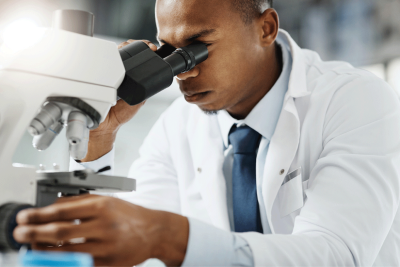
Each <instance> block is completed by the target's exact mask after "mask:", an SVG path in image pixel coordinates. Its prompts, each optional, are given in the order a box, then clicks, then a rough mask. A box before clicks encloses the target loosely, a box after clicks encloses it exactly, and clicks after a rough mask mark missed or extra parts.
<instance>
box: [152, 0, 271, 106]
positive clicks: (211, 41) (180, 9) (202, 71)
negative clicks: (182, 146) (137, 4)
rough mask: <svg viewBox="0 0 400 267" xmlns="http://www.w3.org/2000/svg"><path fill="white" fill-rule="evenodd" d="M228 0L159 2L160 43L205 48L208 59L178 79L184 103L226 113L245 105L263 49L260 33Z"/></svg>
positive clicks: (255, 84) (257, 81) (157, 11)
mask: <svg viewBox="0 0 400 267" xmlns="http://www.w3.org/2000/svg"><path fill="white" fill-rule="evenodd" d="M230 2H231V0H158V2H157V7H156V13H157V26H158V38H159V40H160V43H161V44H164V43H168V44H170V45H172V46H174V47H176V48H179V47H183V46H187V45H189V44H190V43H192V42H193V41H201V42H204V43H206V44H207V45H208V50H209V57H208V59H207V60H206V61H204V62H203V63H201V64H199V65H198V66H196V67H195V68H194V69H193V70H191V71H190V72H187V73H184V74H180V75H178V82H179V86H180V90H181V91H182V93H183V94H184V96H185V99H186V101H188V102H190V103H193V104H196V105H198V106H199V107H200V108H201V109H202V110H204V111H217V110H222V109H229V108H232V107H234V106H235V105H238V104H240V103H241V102H243V101H246V99H247V98H249V97H251V95H252V94H253V93H254V92H253V91H254V90H255V87H257V84H259V81H260V77H259V76H260V75H259V72H260V64H262V62H263V59H262V57H263V56H262V55H263V52H264V49H265V48H264V47H262V46H261V45H260V42H259V40H260V35H262V33H261V29H258V28H257V26H256V25H255V24H254V23H253V24H250V25H246V24H245V23H244V22H243V21H242V19H241V16H240V14H239V13H238V12H235V11H234V10H233V8H232V6H231V3H230ZM265 75H266V74H265Z"/></svg>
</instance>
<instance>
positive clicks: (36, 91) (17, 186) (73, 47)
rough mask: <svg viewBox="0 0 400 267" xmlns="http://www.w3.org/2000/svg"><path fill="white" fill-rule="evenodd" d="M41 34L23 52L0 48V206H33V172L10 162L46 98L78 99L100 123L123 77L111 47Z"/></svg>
mask: <svg viewBox="0 0 400 267" xmlns="http://www.w3.org/2000/svg"><path fill="white" fill-rule="evenodd" d="M42 34H43V35H42V37H41V39H40V40H38V42H36V44H34V45H32V46H31V47H28V48H26V49H24V50H22V51H13V50H12V48H9V47H5V46H2V47H1V48H0V170H1V175H0V190H1V193H0V206H1V205H2V204H3V203H7V202H20V203H27V204H32V205H35V201H36V199H35V197H36V195H35V194H36V178H35V177H36V169H35V168H34V167H30V166H22V165H17V164H13V162H12V157H13V155H14V153H15V150H16V148H17V145H18V143H19V141H20V139H21V137H22V135H23V134H24V133H25V132H26V131H27V128H28V126H29V125H30V122H31V121H32V119H33V118H34V117H35V116H36V115H37V113H38V111H39V109H40V108H41V107H42V106H43V104H44V103H45V102H46V100H47V98H48V97H74V98H79V99H81V100H83V101H84V102H86V103H87V104H89V105H90V106H91V107H92V108H94V109H95V110H96V111H97V112H98V113H99V114H100V115H101V121H103V120H104V119H105V117H106V116H107V113H108V111H109V110H110V108H111V106H113V105H115V102H116V99H117V88H118V87H119V85H120V84H121V83H122V81H123V79H124V75H125V68H124V65H123V63H122V60H121V57H120V54H119V52H118V49H117V46H116V45H115V44H114V43H112V42H108V41H105V40H101V39H96V38H93V37H90V36H85V35H81V34H76V33H72V32H68V31H63V30H57V29H42Z"/></svg>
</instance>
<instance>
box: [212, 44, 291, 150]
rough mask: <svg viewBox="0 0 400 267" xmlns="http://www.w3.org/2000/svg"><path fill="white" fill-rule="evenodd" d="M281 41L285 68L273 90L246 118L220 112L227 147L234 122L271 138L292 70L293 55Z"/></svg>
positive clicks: (219, 119) (220, 122)
mask: <svg viewBox="0 0 400 267" xmlns="http://www.w3.org/2000/svg"><path fill="white" fill-rule="evenodd" d="M280 42H281V41H280V40H277V43H278V44H279V45H280V46H281V49H282V57H283V60H282V61H283V68H282V73H281V75H280V76H279V78H278V80H277V81H276V83H275V85H274V86H273V87H272V88H271V90H270V91H269V92H268V93H267V94H266V95H265V96H264V97H263V98H262V99H261V100H260V102H258V103H257V105H256V106H255V107H254V108H253V110H252V111H251V112H250V114H249V115H248V116H247V117H246V118H245V119H244V120H236V119H234V118H233V117H232V116H231V115H230V114H229V113H228V112H227V111H226V110H222V111H220V112H219V113H218V122H219V126H220V131H221V136H222V138H223V141H224V145H225V148H227V147H228V145H229V144H228V138H229V132H230V129H231V128H232V125H233V124H238V125H240V124H246V125H248V126H249V127H251V128H252V129H254V130H255V131H257V132H258V133H260V134H261V135H262V136H263V137H264V138H266V139H268V140H271V138H272V135H273V134H274V131H275V127H276V124H277V123H278V119H279V114H280V112H281V110H282V105H283V100H284V97H285V94H286V92H287V90H288V84H289V78H290V73H291V71H292V56H291V55H290V52H289V48H288V47H287V45H286V44H285V43H283V44H282V45H281V43H280Z"/></svg>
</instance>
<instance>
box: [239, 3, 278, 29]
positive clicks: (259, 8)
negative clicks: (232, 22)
mask: <svg viewBox="0 0 400 267" xmlns="http://www.w3.org/2000/svg"><path fill="white" fill-rule="evenodd" d="M273 2H274V1H273V0H233V1H232V4H233V7H234V9H235V10H236V11H237V12H239V13H240V16H241V17H242V20H243V22H244V23H245V24H250V23H251V22H252V21H253V20H254V19H255V18H257V17H258V16H259V15H260V14H262V13H263V12H264V11H265V10H266V9H267V8H272V7H273Z"/></svg>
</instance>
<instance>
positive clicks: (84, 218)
mask: <svg viewBox="0 0 400 267" xmlns="http://www.w3.org/2000/svg"><path fill="white" fill-rule="evenodd" d="M77 219H79V220H80V224H76V223H74V220H77ZM17 222H18V224H19V226H18V227H17V228H16V229H15V230H14V238H15V239H16V240H17V241H18V242H20V243H30V244H32V247H33V249H37V250H48V251H72V252H86V253H90V254H92V255H93V257H94V259H95V265H96V266H134V265H136V264H139V263H141V262H143V261H145V260H147V259H149V258H158V259H160V260H162V261H163V262H164V263H165V264H167V265H174V266H179V265H181V264H182V262H183V260H184V257H185V253H186V247H187V242H188V238H189V223H188V220H187V218H186V217H182V216H180V215H176V214H172V213H169V212H163V211H155V210H150V209H145V208H143V207H140V206H137V205H134V204H131V203H128V202H126V201H123V200H120V199H117V198H112V197H104V196H96V195H85V196H78V197H66V198H61V199H60V200H59V201H58V202H57V203H56V204H53V205H51V206H48V207H44V208H40V209H28V210H23V211H21V212H20V213H19V214H18V216H17ZM74 238H84V240H85V241H84V242H83V243H79V244H76V243H75V244H74V243H71V242H70V240H71V239H74ZM51 244H53V245H51ZM55 244H58V245H55ZM60 244H62V245H60Z"/></svg>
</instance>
